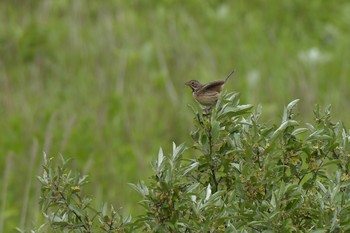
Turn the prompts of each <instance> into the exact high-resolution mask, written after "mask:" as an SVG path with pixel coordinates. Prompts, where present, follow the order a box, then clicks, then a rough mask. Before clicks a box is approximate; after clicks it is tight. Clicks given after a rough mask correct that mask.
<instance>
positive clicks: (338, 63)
mask: <svg viewBox="0 0 350 233" xmlns="http://www.w3.org/2000/svg"><path fill="white" fill-rule="evenodd" d="M349 15H350V3H348V2H347V1H345V0H344V1H327V2H325V1H321V0H312V1H308V2H305V1H301V0H297V1H291V0H290V1H287V0H285V1H279V0H273V1H269V2H265V1H258V0H255V1H249V2H248V1H243V0H240V1H231V2H229V1H199V0H193V1H188V2H182V3H180V2H177V1H171V0H167V1H166V0H164V1H152V0H150V1H136V0H134V1H121V0H115V1H112V0H108V1H103V2H98V1H95V2H85V1H81V0H76V1H34V2H32V1H26V2H22V1H10V0H5V1H1V3H0V45H1V46H0V55H1V56H0V93H1V95H0V129H1V137H0V156H1V160H0V171H2V174H1V177H2V179H1V180H0V187H1V192H2V195H1V196H2V199H1V210H2V212H1V213H0V219H1V221H0V222H3V224H4V225H3V228H2V229H0V232H1V230H3V231H2V232H10V231H11V230H12V229H13V228H14V227H16V226H19V227H22V228H27V229H29V228H30V227H31V226H32V225H33V224H34V225H35V224H38V222H40V221H41V220H40V212H39V210H38V205H37V202H38V196H37V195H38V193H39V192H38V187H39V186H38V182H37V181H36V175H37V174H39V173H40V172H41V168H40V164H41V159H42V156H41V154H42V152H43V151H45V152H46V153H47V154H48V155H49V156H55V157H57V156H58V155H59V154H63V155H64V156H65V157H66V158H67V157H73V158H74V159H75V163H74V166H76V167H75V170H77V171H81V172H83V173H84V174H89V175H90V180H91V182H92V185H90V186H89V187H91V190H88V191H89V192H91V193H93V194H94V195H95V196H96V197H97V202H98V203H99V204H102V203H103V202H105V201H107V202H110V203H113V204H115V205H116V206H123V207H125V211H126V212H132V213H136V212H137V211H138V210H139V209H140V208H139V207H138V205H137V200H139V198H140V197H139V196H138V195H137V194H136V193H135V192H134V191H133V190H131V189H130V188H129V187H128V185H127V183H128V182H136V181H137V180H139V179H145V178H146V177H147V176H148V175H149V174H150V172H149V170H150V165H149V164H150V160H151V159H150V158H151V156H152V155H154V154H156V152H157V151H158V147H159V146H162V147H163V148H164V150H165V151H169V148H170V147H171V142H172V141H175V142H176V143H177V144H179V143H181V142H186V141H187V142H188V141H189V140H190V137H189V129H191V127H192V125H191V124H192V120H191V114H190V111H189V109H188V107H187V104H193V100H192V99H191V94H190V90H189V89H186V87H185V86H184V82H185V81H187V80H189V79H198V80H200V81H202V82H207V81H211V80H214V79H221V78H224V77H225V76H226V75H227V74H228V73H229V72H230V71H231V70H232V69H235V70H236V71H237V73H236V76H235V77H234V78H233V79H231V80H230V82H229V84H228V85H226V89H228V90H230V91H239V92H240V93H241V97H242V101H244V102H247V103H251V104H254V105H257V104H262V105H263V106H264V111H265V113H264V116H265V117H266V118H267V119H271V121H274V120H276V119H280V116H281V112H282V109H281V107H280V106H283V105H284V104H286V103H288V102H289V101H291V100H292V99H296V98H300V99H301V100H302V101H301V103H300V115H301V117H303V118H306V119H310V120H311V117H312V109H313V106H314V104H316V103H319V104H321V105H328V104H332V106H333V114H334V116H335V118H336V119H342V120H344V121H345V122H346V123H347V124H349V123H350V120H349V117H348V116H349V112H350V110H349V108H348V103H349V99H350V91H349V84H348V82H349V73H350V72H349V66H348V61H349V60H350V54H349V49H348V48H349V45H350V42H349V41H350V37H349V36H350V33H349V30H348V28H349V27H350V24H349V22H350V18H349ZM313 48H314V50H313V51H316V55H317V52H318V53H319V54H320V55H321V56H318V57H317V58H316V59H314V60H312V59H308V55H307V54H309V52H310V51H312V49H313ZM302 54H304V55H302ZM305 54H306V55H305ZM311 54H312V53H311ZM303 56H304V58H302V57H303ZM319 58H321V59H319ZM6 168H7V170H6ZM6 171H7V172H6ZM28 177H29V178H28ZM28 181H30V183H29V184H28ZM7 184H8V185H7ZM6 186H7V188H6V189H5V188H4V187H6ZM21 219H22V220H21Z"/></svg>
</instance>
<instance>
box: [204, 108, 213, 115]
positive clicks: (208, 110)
mask: <svg viewBox="0 0 350 233" xmlns="http://www.w3.org/2000/svg"><path fill="white" fill-rule="evenodd" d="M211 110H212V106H207V107H205V108H204V109H203V115H204V116H207V115H209V114H210V113H211Z"/></svg>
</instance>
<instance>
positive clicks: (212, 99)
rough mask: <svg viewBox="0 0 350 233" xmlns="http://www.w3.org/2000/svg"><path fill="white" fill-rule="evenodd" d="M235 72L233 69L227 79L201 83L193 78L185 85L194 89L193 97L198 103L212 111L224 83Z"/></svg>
mask: <svg viewBox="0 0 350 233" xmlns="http://www.w3.org/2000/svg"><path fill="white" fill-rule="evenodd" d="M233 73H234V71H232V72H231V73H230V74H229V75H228V76H227V77H226V78H225V80H218V81H213V82H210V83H207V84H201V83H200V82H199V81H197V80H191V81H188V82H186V83H185V85H187V86H189V87H190V88H191V89H192V95H193V98H194V99H195V100H196V101H197V102H198V103H200V104H201V105H203V106H205V107H206V108H205V112H206V113H207V112H208V111H210V109H211V107H212V106H213V105H215V103H216V101H217V100H218V98H219V96H220V93H221V91H222V88H223V86H224V84H225V83H226V81H227V79H228V78H229V77H231V75H232V74H233Z"/></svg>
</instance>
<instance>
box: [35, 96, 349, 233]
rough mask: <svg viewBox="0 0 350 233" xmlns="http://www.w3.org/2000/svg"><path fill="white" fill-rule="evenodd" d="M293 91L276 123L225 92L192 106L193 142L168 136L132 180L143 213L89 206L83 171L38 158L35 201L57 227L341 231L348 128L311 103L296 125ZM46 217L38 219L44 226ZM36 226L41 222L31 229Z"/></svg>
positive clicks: (345, 214)
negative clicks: (168, 148) (306, 118)
mask: <svg viewBox="0 0 350 233" xmlns="http://www.w3.org/2000/svg"><path fill="white" fill-rule="evenodd" d="M297 103H298V100H294V101H292V102H291V103H290V104H289V105H288V106H287V107H286V108H285V110H284V113H283V117H282V122H281V124H280V125H274V126H270V125H268V124H264V123H261V122H260V121H259V119H260V116H261V109H262V108H261V107H260V106H259V107H257V108H256V109H255V110H253V107H252V106H251V105H240V104H239V99H238V95H237V94H224V95H223V97H222V98H221V99H220V100H219V101H218V103H217V104H216V106H215V108H214V109H213V111H212V113H211V114H210V115H209V116H206V115H203V114H202V113H201V109H199V108H192V110H193V113H194V116H195V117H194V125H195V129H194V131H193V132H192V133H191V135H192V138H193V141H194V143H193V145H192V146H191V148H192V149H191V150H188V149H187V152H186V153H187V154H189V155H188V156H186V157H189V158H190V159H189V158H185V157H184V151H185V150H186V148H185V146H184V145H180V146H176V145H175V144H173V152H172V153H171V154H169V155H167V156H165V155H164V153H163V151H162V149H160V150H159V153H158V158H157V159H155V160H154V161H153V162H152V167H153V171H154V175H153V176H152V177H151V182H150V183H149V184H148V185H146V184H145V183H144V182H142V181H141V182H139V183H138V184H131V186H132V187H133V188H134V189H135V190H136V191H137V192H139V193H140V194H141V195H142V198H143V199H142V201H141V202H140V203H141V205H142V206H143V207H144V209H145V213H144V214H142V215H140V216H137V217H136V218H135V219H131V217H123V216H122V215H121V214H119V213H118V211H115V210H114V209H113V208H111V209H110V210H109V211H108V208H107V205H104V207H103V208H102V210H95V209H94V208H92V207H91V204H90V199H88V198H86V197H84V196H83V195H82V194H81V186H82V185H84V184H85V183H86V179H85V177H79V176H72V175H71V172H70V171H69V170H68V168H67V162H66V161H64V160H63V159H62V165H61V166H58V167H56V168H55V167H54V166H53V165H52V163H51V160H48V161H47V160H46V161H45V165H44V174H43V175H42V176H41V177H39V180H40V182H41V184H42V195H41V204H42V211H43V213H44V216H45V217H46V218H47V220H48V223H49V224H48V226H49V228H52V229H59V230H61V231H63V232H137V231H142V232H347V231H348V230H349V229H350V198H349V196H350V189H349V184H350V182H349V180H350V169H349V161H350V135H349V132H347V130H346V129H345V127H344V126H343V125H342V123H341V122H337V123H332V121H331V115H330V108H326V110H324V111H322V110H320V108H319V107H317V106H316V108H315V110H314V114H315V124H314V125H312V124H309V123H307V124H305V126H302V125H301V124H300V123H299V122H298V121H297V120H296V119H295V117H296V114H295V106H296V104H297ZM43 228H45V227H42V229H43ZM38 231H40V230H38Z"/></svg>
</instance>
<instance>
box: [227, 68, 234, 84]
mask: <svg viewBox="0 0 350 233" xmlns="http://www.w3.org/2000/svg"><path fill="white" fill-rule="evenodd" d="M234 73H235V71H234V70H232V71H231V73H230V74H229V75H228V76H227V77H226V78H225V82H226V81H227V79H228V78H229V77H231V76H232V75H233V74H234Z"/></svg>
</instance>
